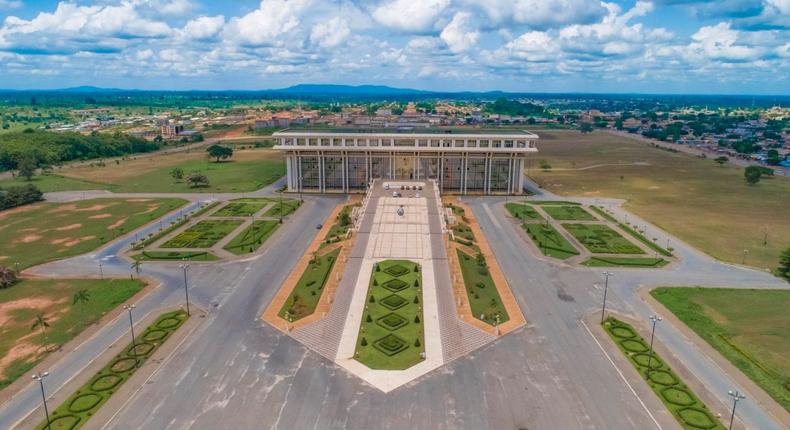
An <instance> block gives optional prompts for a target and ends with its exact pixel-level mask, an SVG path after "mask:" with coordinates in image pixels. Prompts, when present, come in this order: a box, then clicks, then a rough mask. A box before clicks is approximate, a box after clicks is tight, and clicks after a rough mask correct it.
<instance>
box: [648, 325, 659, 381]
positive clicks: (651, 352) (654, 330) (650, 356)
mask: <svg viewBox="0 0 790 430" xmlns="http://www.w3.org/2000/svg"><path fill="white" fill-rule="evenodd" d="M662 320H663V318H661V317H660V316H658V315H650V321H652V322H653V330H652V331H651V332H650V355H648V357H647V371H648V372H650V364H651V363H652V361H653V338H654V337H655V335H656V323H657V322H659V321H662Z"/></svg>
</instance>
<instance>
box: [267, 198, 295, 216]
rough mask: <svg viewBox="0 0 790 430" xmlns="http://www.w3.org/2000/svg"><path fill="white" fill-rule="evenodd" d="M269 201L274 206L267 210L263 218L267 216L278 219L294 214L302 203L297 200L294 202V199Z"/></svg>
mask: <svg viewBox="0 0 790 430" xmlns="http://www.w3.org/2000/svg"><path fill="white" fill-rule="evenodd" d="M271 200H272V201H273V202H274V206H272V207H270V208H269V210H267V211H266V213H264V214H263V216H268V217H272V218H278V217H280V216H288V215H290V214H292V213H294V212H296V210H297V209H299V206H301V205H302V203H301V202H300V201H299V200H295V199H282V201H280V199H279V198H276V199H271Z"/></svg>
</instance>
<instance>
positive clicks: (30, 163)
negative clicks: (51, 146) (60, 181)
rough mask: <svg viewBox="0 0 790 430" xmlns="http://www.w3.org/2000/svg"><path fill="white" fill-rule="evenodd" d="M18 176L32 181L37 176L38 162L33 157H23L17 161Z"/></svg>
mask: <svg viewBox="0 0 790 430" xmlns="http://www.w3.org/2000/svg"><path fill="white" fill-rule="evenodd" d="M16 170H17V174H19V176H21V177H23V178H25V180H27V181H30V180H32V179H33V176H35V175H36V160H35V159H33V157H31V156H29V155H28V156H23V157H21V158H20V159H19V161H17V165H16Z"/></svg>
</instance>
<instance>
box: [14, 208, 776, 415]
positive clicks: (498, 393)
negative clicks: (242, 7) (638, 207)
mask: <svg viewBox="0 0 790 430" xmlns="http://www.w3.org/2000/svg"><path fill="white" fill-rule="evenodd" d="M549 197H550V196H549ZM339 198H340V197H339V196H338V197H328V196H326V197H309V198H308V199H307V200H308V203H307V204H306V205H305V206H303V207H302V208H301V209H300V210H299V211H297V213H296V214H295V215H294V216H293V218H292V219H291V220H290V221H289V222H288V223H286V225H284V226H283V228H282V229H281V230H280V231H279V232H278V233H276V234H275V235H274V236H273V237H272V238H271V239H270V242H269V244H268V245H267V249H266V250H265V252H264V253H263V254H262V255H260V256H259V257H257V258H255V259H252V260H249V261H241V262H231V263H221V264H210V265H201V264H193V265H192V267H191V268H190V285H191V290H190V298H191V299H193V300H194V301H197V302H199V303H201V304H202V305H203V306H204V307H206V308H208V309H209V311H210V312H209V315H208V316H207V321H205V323H204V324H202V325H201V326H200V327H199V328H198V329H197V330H196V331H195V332H194V333H193V334H192V335H191V336H190V337H189V338H188V339H187V340H186V341H185V342H184V344H183V345H182V346H181V347H180V348H179V350H178V351H177V352H176V353H175V354H174V355H173V357H172V358H171V359H170V361H168V362H166V363H165V364H164V365H163V367H162V369H161V370H160V371H159V372H158V373H156V374H155V375H154V376H153V378H152V379H151V382H150V383H149V384H146V385H145V386H144V387H142V389H141V391H140V392H139V393H137V394H136V395H135V396H133V397H132V398H131V399H130V401H129V403H128V404H127V406H126V407H125V408H124V409H122V410H121V411H120V412H119V414H118V415H117V416H116V417H115V418H114V419H113V420H112V421H111V422H109V423H107V426H106V427H107V428H114V429H140V428H146V429H188V428H194V429H208V428H237V429H251V428H256V429H268V428H282V429H307V428H312V429H324V428H328V429H331V428H354V429H362V428H376V429H379V428H385V429H386V428H415V429H423V428H424V429H455V428H464V429H508V428H510V429H521V428H524V429H635V428H638V429H649V428H655V425H654V423H653V421H652V419H651V418H650V416H649V415H648V413H647V412H646V411H645V409H644V408H643V406H642V405H641V403H640V402H639V401H638V400H637V398H636V397H635V396H634V395H633V394H632V393H631V391H630V390H629V389H628V387H627V386H626V385H625V384H623V382H622V380H621V379H619V376H618V374H617V372H616V370H615V369H614V368H613V367H612V365H611V363H609V362H608V360H607V359H606V358H605V356H604V355H603V354H602V353H601V352H600V349H598V347H597V345H596V344H595V342H594V340H593V339H592V338H591V337H590V336H589V334H588V333H587V332H586V330H585V329H584V328H583V326H582V325H581V323H580V319H581V318H582V316H584V315H586V314H587V313H588V312H590V311H593V310H595V309H599V306H600V300H601V290H600V289H597V288H595V287H593V286H592V284H593V283H601V282H602V279H601V276H600V271H596V270H589V269H578V268H568V267H564V266H561V265H558V264H555V263H550V262H546V261H544V260H542V259H540V258H538V257H536V256H535V255H534V254H533V253H532V252H531V251H530V250H529V249H528V247H527V245H526V243H525V242H524V241H523V239H522V238H521V237H520V236H519V234H518V230H517V229H518V227H517V226H515V225H513V224H511V223H510V222H509V221H508V220H507V219H506V217H505V216H504V214H503V212H502V211H501V209H500V208H499V206H498V202H499V200H500V199H498V198H473V199H467V201H468V202H469V203H470V204H471V205H472V207H473V210H474V212H475V215H476V217H477V219H478V220H479V222H480V225H481V227H482V228H483V230H484V231H485V233H486V235H487V236H488V240H489V242H490V243H491V245H492V248H493V250H494V253H495V254H496V256H497V258H498V260H499V263H500V266H501V267H502V270H503V271H504V273H505V275H506V276H507V278H508V281H509V282H510V284H511V287H512V288H513V290H514V294H515V296H516V298H517V300H518V301H519V304H520V305H521V307H522V310H523V311H524V314H525V316H526V318H527V319H528V321H529V323H530V325H529V326H527V327H525V328H523V329H520V330H518V331H516V332H514V333H512V334H510V335H508V336H505V337H503V338H502V339H500V340H498V341H496V342H493V343H492V344H489V345H488V346H486V347H484V348H482V349H479V350H477V351H475V352H473V353H472V354H469V355H467V356H464V357H462V358H459V359H457V360H455V361H453V362H451V363H449V364H448V365H446V366H444V367H442V368H440V369H438V370H436V371H434V372H432V373H429V374H428V375H426V376H424V377H422V378H420V379H418V380H416V381H414V382H412V383H409V384H408V385H406V386H404V387H401V388H399V389H397V390H395V391H393V392H391V393H389V394H383V393H381V392H379V391H378V390H376V389H374V388H372V387H369V386H367V385H365V384H364V383H363V382H361V381H360V380H358V379H356V378H355V377H353V376H351V375H349V374H348V373H346V372H344V371H343V370H342V369H340V368H338V367H336V366H335V365H334V364H332V363H331V362H329V361H327V360H325V359H323V358H321V357H320V356H318V355H317V354H315V353H313V352H311V351H309V350H307V349H306V348H305V347H304V346H302V345H301V344H299V343H298V342H296V341H295V340H293V339H291V338H289V337H287V336H284V335H282V334H281V333H280V332H279V331H277V330H275V329H273V328H270V327H268V326H266V325H265V324H263V323H262V322H261V321H260V320H259V315H260V313H261V312H262V309H263V308H264V306H265V305H266V304H267V303H268V302H269V300H270V299H271V298H272V297H273V296H274V294H275V293H276V290H277V288H278V287H279V285H280V284H281V283H282V281H283V280H284V278H285V277H286V276H287V274H288V272H289V270H290V268H291V267H292V266H293V265H294V264H295V263H296V261H297V260H298V258H299V257H300V255H301V254H302V253H303V252H304V250H305V249H306V247H307V245H308V243H309V242H310V240H311V239H312V238H313V236H314V235H315V232H316V230H315V229H314V228H313V226H315V225H316V224H318V223H321V222H323V220H324V219H325V218H326V216H328V214H329V213H330V212H331V210H332V208H333V207H334V206H335V205H336V204H337V203H338V201H339ZM305 226H307V227H305ZM649 229H653V228H652V227H649ZM655 233H656V235H658V234H663V233H661V232H658V231H657V230H656V232H655ZM659 237H661V238H663V237H664V236H659ZM125 240H128V239H125ZM672 243H673V246H674V247H675V249H676V250H678V252H680V253H681V255H682V257H683V259H684V262H683V263H682V264H677V265H674V266H671V267H670V268H669V269H665V270H641V271H635V270H615V272H616V274H615V276H614V278H612V280H611V283H610V287H611V290H610V296H609V297H610V301H609V306H610V307H612V308H615V309H618V310H620V311H623V312H627V313H630V314H634V315H643V316H644V317H645V318H646V317H647V315H648V314H649V312H650V311H649V310H648V309H647V308H646V307H645V305H644V304H642V303H641V301H640V300H639V299H638V298H637V297H636V295H635V292H634V290H635V288H636V287H637V286H638V285H640V284H655V285H672V284H677V285H689V284H706V285H726V286H733V287H746V286H753V287H786V284H785V283H783V282H781V281H778V280H776V279H775V278H773V277H771V276H770V275H767V274H765V273H762V272H758V271H753V270H749V269H742V268H737V267H734V266H730V265H726V264H721V263H717V262H715V261H713V260H712V259H710V258H708V257H706V256H704V255H703V254H701V253H699V252H697V251H695V250H693V249H690V248H688V247H686V246H685V245H683V244H682V243H681V242H680V241H678V240H676V239H674V238H672ZM117 246H122V245H117ZM115 252H117V250H115V249H114V247H113V246H110V247H107V248H105V249H103V250H101V251H99V252H97V253H95V254H90V255H86V256H82V257H76V258H73V259H69V260H65V261H61V262H56V263H51V264H48V265H46V266H42V267H40V268H38V269H37V271H39V272H46V273H49V274H76V273H89V274H91V273H93V274H95V273H96V271H97V267H96V266H97V261H98V260H102V259H103V261H104V264H105V266H104V269H105V273H107V274H117V275H120V276H128V274H129V272H130V269H129V267H128V263H126V262H123V261H121V260H116V259H114V258H113V257H112V255H114V253H115ZM143 270H144V274H145V275H147V276H153V277H156V278H158V279H161V280H162V281H163V283H164V285H163V287H162V288H160V289H159V290H157V291H156V292H155V293H153V294H152V295H150V296H149V297H147V298H146V299H145V300H144V301H143V302H142V303H140V304H138V312H140V313H141V314H142V313H146V312H153V311H155V310H156V309H157V308H159V307H161V306H167V305H172V304H178V303H181V302H182V300H183V299H182V297H183V288H182V280H181V277H180V275H181V273H180V270H179V269H178V268H177V267H176V266H175V265H167V264H147V265H144V267H143ZM124 322H125V321H123V320H120V319H119V320H116V321H113V322H111V323H110V324H109V325H108V326H107V327H106V328H105V329H103V330H102V331H101V332H100V333H99V334H98V335H97V336H96V337H94V338H93V339H92V340H91V341H89V342H87V343H86V344H84V345H83V346H81V347H80V348H79V349H78V350H77V351H76V352H74V353H72V354H69V355H68V356H65V357H64V358H63V360H61V361H60V362H59V363H58V364H57V365H56V366H54V367H53V368H52V369H50V372H51V375H52V376H50V378H48V380H47V384H48V387H49V391H50V392H52V391H53V390H55V389H57V387H59V386H61V385H62V383H63V381H65V380H66V379H68V378H69V377H70V376H71V375H73V374H74V373H75V372H77V371H78V370H79V368H81V366H83V365H84V364H85V363H86V362H87V361H88V360H90V359H91V358H92V357H94V356H96V355H98V352H99V351H102V350H103V348H106V346H107V345H109V344H111V343H112V342H113V341H115V340H116V339H118V338H119V337H121V336H124V335H126V334H127V333H126V331H125V325H124ZM657 338H658V339H659V340H660V341H661V342H664V343H665V344H667V345H668V346H670V347H671V348H672V349H673V351H674V352H675V353H676V354H677V355H678V356H679V357H681V358H682V359H683V360H684V362H686V363H688V365H689V367H690V369H691V370H692V371H694V373H696V374H697V375H699V377H700V379H701V380H702V381H703V382H704V383H706V385H708V386H709V387H712V389H713V391H714V392H715V393H717V395H721V396H722V398H724V397H725V396H726V390H728V389H734V388H739V387H737V386H736V385H735V384H734V383H733V382H732V381H731V380H729V378H728V377H727V376H726V375H724V374H722V373H721V370H719V369H718V368H717V367H715V366H712V365H711V363H712V362H710V360H709V359H707V358H706V357H705V356H704V355H703V354H701V353H700V352H699V351H698V350H696V348H694V347H693V346H692V345H691V344H689V343H688V342H687V341H685V340H684V338H683V336H682V335H681V334H680V333H679V332H677V331H675V330H673V329H672V328H671V327H669V326H662V327H661V330H659V331H658V333H657ZM36 390H37V387H35V386H33V385H32V384H31V385H30V386H28V387H27V388H26V389H25V390H23V391H22V392H20V393H19V395H18V396H16V397H15V398H14V399H12V400H11V401H10V402H7V403H6V404H4V405H1V406H0V428H10V427H11V425H12V424H13V423H14V422H16V420H18V419H19V418H21V417H23V416H24V415H26V414H27V413H29V412H31V411H32V410H34V409H35V408H36V407H37V406H38V403H39V398H38V397H37V396H38V392H37V391H36ZM738 414H739V416H741V417H742V418H743V419H744V421H745V422H746V423H747V424H748V425H749V426H750V427H751V428H759V429H772V428H779V427H778V426H776V425H775V424H773V423H772V421H771V419H770V417H768V416H767V415H766V414H765V413H764V412H763V411H762V410H760V409H759V408H758V407H756V406H755V405H754V404H751V403H749V402H748V401H746V402H742V403H741V404H740V405H739V407H738Z"/></svg>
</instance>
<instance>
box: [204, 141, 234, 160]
mask: <svg viewBox="0 0 790 430" xmlns="http://www.w3.org/2000/svg"><path fill="white" fill-rule="evenodd" d="M206 152H208V155H209V156H210V157H212V158H214V159H215V160H216V162H219V161H220V160H226V159H228V158H230V157H232V156H233V148H230V147H227V146H222V145H217V144H214V145H211V146H209V147H208V148H206Z"/></svg>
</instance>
